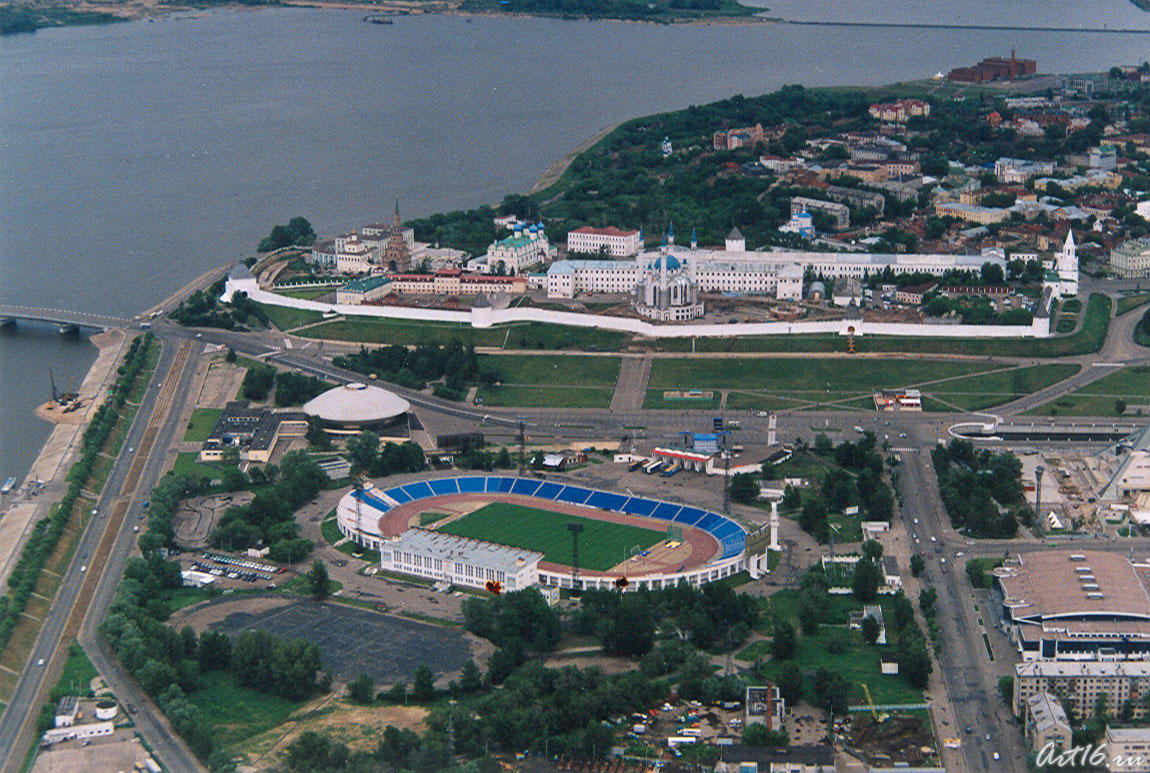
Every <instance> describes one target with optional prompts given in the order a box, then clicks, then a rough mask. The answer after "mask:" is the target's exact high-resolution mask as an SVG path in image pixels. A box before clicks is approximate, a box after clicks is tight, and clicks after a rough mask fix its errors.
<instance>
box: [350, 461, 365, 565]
mask: <svg viewBox="0 0 1150 773" xmlns="http://www.w3.org/2000/svg"><path fill="white" fill-rule="evenodd" d="M352 486H353V487H354V488H355V540H353V541H354V542H355V544H357V545H359V546H360V547H361V548H362V547H363V543H362V542H361V541H360V540H362V539H363V503H362V501H361V500H362V499H363V477H362V476H360V475H356V476H355V477H354V478H352Z"/></svg>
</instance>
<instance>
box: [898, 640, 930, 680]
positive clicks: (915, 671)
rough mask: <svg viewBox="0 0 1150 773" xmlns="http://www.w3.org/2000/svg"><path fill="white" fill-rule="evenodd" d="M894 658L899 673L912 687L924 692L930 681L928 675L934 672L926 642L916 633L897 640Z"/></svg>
mask: <svg viewBox="0 0 1150 773" xmlns="http://www.w3.org/2000/svg"><path fill="white" fill-rule="evenodd" d="M895 657H896V659H897V660H898V670H899V673H900V674H902V675H903V676H904V677H905V678H906V680H907V681H908V682H910V684H911V686H912V687H917V688H918V689H920V690H925V689H926V686H927V683H928V682H929V681H930V673H931V671H933V670H934V664H933V663H931V660H930V653H929V652H927V649H926V642H925V641H923V640H922V638H921V637H920V636H918V635H917V633H916V634H915V635H912V636H909V637H903V638H902V639H900V640H899V646H898V651H897V652H896V653H895Z"/></svg>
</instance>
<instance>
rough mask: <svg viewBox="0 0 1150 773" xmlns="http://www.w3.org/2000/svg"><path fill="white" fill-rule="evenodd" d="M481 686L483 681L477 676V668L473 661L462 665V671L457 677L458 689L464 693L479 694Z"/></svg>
mask: <svg viewBox="0 0 1150 773" xmlns="http://www.w3.org/2000/svg"><path fill="white" fill-rule="evenodd" d="M482 686H483V679H482V677H481V676H480V674H479V667H478V666H477V665H475V661H474V660H468V661H467V662H466V663H464V664H463V671H462V672H461V673H460V675H459V689H460V690H462V691H463V692H465V693H473V692H479V688H481V687H482Z"/></svg>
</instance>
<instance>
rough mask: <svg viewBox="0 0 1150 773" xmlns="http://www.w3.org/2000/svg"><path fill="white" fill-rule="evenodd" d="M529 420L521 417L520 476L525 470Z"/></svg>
mask: <svg viewBox="0 0 1150 773" xmlns="http://www.w3.org/2000/svg"><path fill="white" fill-rule="evenodd" d="M526 429H527V419H525V418H523V417H522V416H520V417H519V474H520V475H522V474H523V469H524V452H525V450H526V445H527V434H526Z"/></svg>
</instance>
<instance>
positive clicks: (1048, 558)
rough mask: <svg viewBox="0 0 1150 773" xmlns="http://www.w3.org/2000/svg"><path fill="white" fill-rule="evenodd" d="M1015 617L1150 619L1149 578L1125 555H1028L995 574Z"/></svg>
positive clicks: (1035, 619)
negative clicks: (1147, 579)
mask: <svg viewBox="0 0 1150 773" xmlns="http://www.w3.org/2000/svg"><path fill="white" fill-rule="evenodd" d="M994 574H995V576H996V577H997V578H998V582H999V584H1000V585H1001V586H1002V590H1003V605H1004V606H1005V607H1007V608H1008V609H1010V612H1011V615H1012V617H1013V619H1014V620H1016V621H1017V620H1029V621H1031V622H1038V621H1040V620H1047V619H1050V618H1063V619H1091V618H1103V619H1105V618H1109V619H1115V618H1119V619H1132V618H1133V619H1144V620H1150V593H1147V590H1146V585H1145V578H1144V577H1143V575H1142V573H1140V572H1139V571H1138V569H1137V568H1135V566H1134V564H1132V563H1131V562H1130V561H1129V560H1128V559H1127V558H1126V557H1124V556H1122V555H1119V554H1117V553H1109V552H1106V551H1102V550H1080V551H1075V550H1050V551H1042V552H1034V553H1027V554H1024V555H1021V556H1020V557H1019V562H1018V563H1017V564H1016V565H1010V566H1006V567H1001V568H999V569H996V570H995V572H994Z"/></svg>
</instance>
